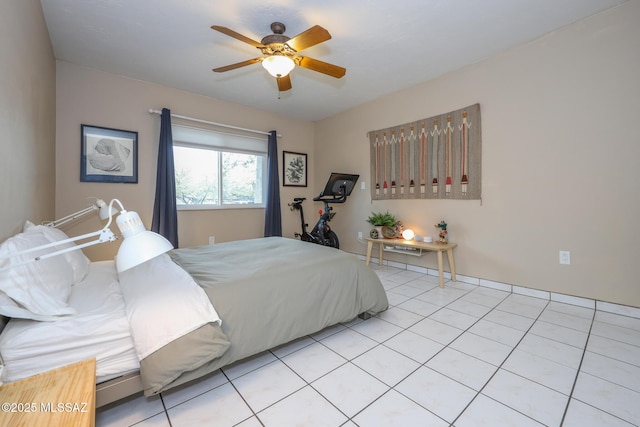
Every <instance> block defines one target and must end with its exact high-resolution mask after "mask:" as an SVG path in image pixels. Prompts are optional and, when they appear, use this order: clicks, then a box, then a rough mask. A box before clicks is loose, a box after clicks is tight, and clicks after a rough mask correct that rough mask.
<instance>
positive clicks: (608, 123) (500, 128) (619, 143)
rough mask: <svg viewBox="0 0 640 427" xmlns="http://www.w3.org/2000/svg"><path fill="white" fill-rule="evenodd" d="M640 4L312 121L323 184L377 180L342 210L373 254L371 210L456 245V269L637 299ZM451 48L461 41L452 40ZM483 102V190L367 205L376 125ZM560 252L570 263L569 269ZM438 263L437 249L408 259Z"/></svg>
mask: <svg viewBox="0 0 640 427" xmlns="http://www.w3.org/2000/svg"><path fill="white" fill-rule="evenodd" d="M638 22H640V2H639V1H637V0H634V1H630V2H628V3H625V4H624V5H622V6H620V7H617V8H615V9H612V10H609V11H606V12H604V13H601V14H599V15H596V16H594V17H591V18H589V19H586V20H583V21H581V22H578V23H576V24H574V25H571V26H569V27H567V28H564V29H562V30H560V31H557V32H555V33H553V34H550V35H548V36H546V37H544V38H542V39H539V40H537V41H534V42H532V43H529V44H527V45H525V46H521V47H518V48H516V49H513V50H510V51H508V52H505V53H503V54H500V55H497V56H494V57H492V58H490V59H487V60H485V61H482V62H480V63H477V64H475V65H472V66H469V67H467V68H465V69H462V70H460V71H458V72H454V73H450V74H448V75H445V76H443V77H441V78H439V79H436V80H433V81H430V82H427V83H424V84H422V85H419V86H417V87H413V88H411V89H409V90H406V91H403V92H398V93H394V94H392V95H389V96H386V97H384V98H381V99H378V100H376V101H374V102H371V103H368V104H366V105H363V106H361V107H358V108H355V109H352V110H350V111H348V112H346V113H344V114H340V115H338V116H336V117H333V118H330V119H327V120H324V121H322V122H319V123H317V124H316V128H315V141H316V146H317V147H323V148H322V150H317V149H316V156H315V158H314V160H315V162H316V172H317V173H316V182H318V181H319V180H321V179H324V176H325V175H326V173H327V172H328V171H329V170H330V169H331V170H338V169H339V170H341V171H345V172H354V173H360V174H361V178H362V179H363V180H364V181H365V182H366V185H367V190H365V191H362V190H359V187H358V190H356V191H354V195H353V197H352V198H351V199H350V200H349V201H348V202H347V203H346V204H345V205H344V206H343V207H340V208H339V210H338V215H337V216H336V218H335V219H334V222H333V223H334V228H335V229H336V230H337V232H338V235H339V236H340V238H341V239H340V240H341V243H342V247H344V248H345V249H346V250H350V251H354V252H358V253H364V250H365V246H364V245H363V244H362V243H359V242H358V241H357V234H356V233H357V231H363V232H365V234H366V233H368V231H369V229H370V227H369V225H368V224H367V223H366V222H365V218H366V217H367V215H368V214H369V213H370V212H371V211H378V210H382V211H384V210H386V209H389V210H390V211H391V212H392V213H394V214H396V215H397V216H398V217H399V219H401V220H402V221H404V223H405V225H407V226H410V227H412V228H414V229H416V230H417V231H419V232H421V233H422V234H431V235H437V230H436V229H435V228H434V226H433V225H434V224H435V223H437V222H439V221H440V220H441V219H444V220H446V221H447V223H448V224H449V228H450V234H449V235H450V238H451V240H452V241H455V242H457V243H458V244H459V245H460V246H459V248H458V249H457V250H456V254H455V256H456V267H457V270H458V272H459V273H460V274H463V275H468V276H472V277H479V278H483V279H488V280H493V281H498V282H504V283H509V284H514V285H521V286H526V287H531V288H536V289H541V290H546V291H552V292H558V293H565V294H570V295H576V296H583V297H588V298H595V299H599V300H604V301H611V302H616V303H621V304H629V305H634V306H640V286H639V285H638V278H639V277H640V262H638V256H639V254H640V225H639V224H638V218H640V190H639V188H640V187H639V185H638V182H639V179H638V176H637V175H638V167H639V166H640V160H639V159H640V136H639V135H640V133H639V132H638V129H637V123H638V115H639V114H640V109H639V107H638V106H639V105H640V84H638V76H640V49H638V48H637V41H638V40H640V25H638ZM452 48H455V47H452ZM476 102H479V103H480V105H481V110H482V130H483V135H482V136H483V153H482V161H483V164H482V167H483V185H482V188H483V200H482V203H480V202H479V201H442V200H438V201H419V200H416V201H375V202H373V203H371V198H370V195H369V194H370V193H369V189H368V188H369V187H368V186H369V185H370V181H371V179H370V171H369V148H368V140H367V137H366V133H367V131H369V130H374V129H380V128H384V127H388V126H392V125H396V124H401V123H406V122H409V121H411V120H416V119H421V118H425V117H430V116H433V115H436V114H440V113H446V112H447V111H452V110H455V109H458V108H462V107H465V106H467V105H470V104H473V103H476ZM559 250H569V251H571V265H568V266H566V265H559V262H558V252H559ZM392 258H393V259H395V260H397V261H400V262H407V263H410V264H416V265H420V266H428V267H431V268H436V263H435V256H433V255H428V256H424V257H422V258H419V259H418V258H414V257H409V256H407V255H398V256H395V257H392Z"/></svg>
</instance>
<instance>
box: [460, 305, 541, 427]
mask: <svg viewBox="0 0 640 427" xmlns="http://www.w3.org/2000/svg"><path fill="white" fill-rule="evenodd" d="M548 306H549V301H547V303H546V304H545V306H544V308H543V309H542V310H540V313H539V314H538V316H537V317H536V319H535V320H534V321H533V323H532V324H531V326H529V328H528V329H527V330H526V331H525V333H524V334H522V337H521V338H520V339H519V340H518V342H517V343H516V344H515V345H514V346H513V348H512V349H511V351H509V354H508V355H507V357H505V358H504V360H503V361H502V362H501V363H500V366H498V368H497V369H496V370H495V372H494V373H493V374H491V376H490V377H489V379H488V380H487V381H486V382H485V383H484V385H483V386H482V387H481V388H480V390H478V392H477V393H476V395H475V396H474V398H473V399H471V401H470V402H469V403H468V404H467V406H465V407H464V408H463V409H462V411H460V413H459V414H458V416H457V417H456V418H455V419H454V420H453V421H452V422H451V424H450V425H451V426H453V425H455V423H456V421H458V419H460V417H461V416H462V414H464V413H465V411H466V410H467V409H469V406H471V404H472V403H473V402H474V401H475V400H476V399H477V398H478V396H479V395H481V394H482V390H484V389H485V388H486V387H487V385H488V384H489V383H490V382H491V380H492V379H493V378H494V377H495V376H496V374H497V373H498V372H500V369H502V366H503V365H504V363H505V362H506V361H507V359H509V357H510V356H511V355H512V354H513V352H514V351H515V350H516V348H517V347H518V345H519V344H520V343H521V342H522V340H524V338H525V337H526V336H527V334H528V333H529V332H530V331H531V328H533V325H535V324H536V322H537V321H538V320H539V319H540V316H542V313H543V312H544V310H545V309H546V308H547V307H548ZM494 310H495V308H494ZM492 311H493V310H492ZM489 313H490V312H489ZM487 314H488V313H487ZM485 316H486V315H485ZM483 317H484V316H483ZM472 333H473V332H472ZM518 376H519V375H518ZM525 379H527V380H528V378H525ZM529 381H531V380H529ZM487 397H488V398H489V399H491V400H493V401H495V402H498V403H499V404H501V405H504V406H506V407H507V408H509V409H511V410H513V411H516V412H518V413H519V414H522V415H523V416H525V417H527V418H529V419H531V420H534V421H535V422H540V421H538V420H536V419H534V418H532V417H530V416H528V415H527V414H524V413H522V412H520V411H518V410H517V409H515V408H512V407H510V406H508V405H506V404H504V403H502V402H499V401H497V400H495V399H493V398H492V397H490V396H487Z"/></svg>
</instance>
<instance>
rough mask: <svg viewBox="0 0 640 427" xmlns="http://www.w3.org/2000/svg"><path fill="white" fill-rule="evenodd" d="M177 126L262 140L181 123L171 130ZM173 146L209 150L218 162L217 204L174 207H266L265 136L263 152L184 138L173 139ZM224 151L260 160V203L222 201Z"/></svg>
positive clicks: (183, 208) (179, 209)
mask: <svg viewBox="0 0 640 427" xmlns="http://www.w3.org/2000/svg"><path fill="white" fill-rule="evenodd" d="M176 126H178V127H181V128H189V129H193V130H196V131H198V132H211V133H212V134H216V136H217V137H218V138H220V137H221V136H222V138H224V135H229V136H230V137H231V138H232V139H237V138H238V137H241V138H242V137H244V138H250V139H253V140H259V141H263V140H262V138H255V137H246V136H244V135H238V134H229V133H227V132H220V131H215V130H212V129H207V128H201V127H192V126H186V125H181V124H172V130H174V128H175V127H176ZM173 146H174V147H182V148H191V149H197V150H211V151H213V152H214V153H216V160H217V162H218V176H217V180H218V200H219V203H218V204H214V203H209V204H177V205H176V209H177V210H178V211H199V210H220V209H265V207H266V192H267V181H268V179H267V165H268V158H267V156H268V154H267V146H268V141H267V139H266V138H265V139H264V152H262V151H257V150H251V149H242V148H235V147H233V146H232V147H229V146H223V147H221V146H217V145H215V144H205V143H199V142H193V141H184V140H175V139H174V141H173ZM224 153H238V154H246V155H254V156H256V157H257V158H258V161H259V162H260V160H261V163H262V164H261V165H258V166H257V167H258V168H259V169H262V173H261V175H262V179H261V181H262V190H261V192H262V195H263V197H262V200H263V201H262V203H246V204H244V203H224V202H223V200H224V198H223V192H224V180H223V173H224V170H223V155H224ZM174 156H175V152H174ZM174 179H175V171H174Z"/></svg>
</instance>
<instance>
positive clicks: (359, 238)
mask: <svg viewBox="0 0 640 427" xmlns="http://www.w3.org/2000/svg"><path fill="white" fill-rule="evenodd" d="M358 240H362V231H358Z"/></svg>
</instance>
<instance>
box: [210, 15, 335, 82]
mask: <svg viewBox="0 0 640 427" xmlns="http://www.w3.org/2000/svg"><path fill="white" fill-rule="evenodd" d="M211 28H212V29H214V30H216V31H219V32H221V33H223V34H226V35H228V36H230V37H233V38H235V39H238V40H240V41H243V42H245V43H248V44H250V45H251V46H254V47H256V48H258V49H259V50H260V51H261V52H262V54H263V55H264V56H263V57H260V58H254V59H249V60H246V61H242V62H238V63H236V64H231V65H227V66H224V67H218V68H214V69H213V71H215V72H216V73H222V72H225V71H229V70H235V69H236V68H240V67H244V66H247V65H251V64H255V63H256V62H262V66H263V67H264V68H265V69H266V70H267V71H268V72H269V74H271V75H272V76H273V77H275V78H276V80H277V81H278V90H280V91H281V92H284V91H286V90H289V89H291V78H290V77H289V73H290V72H291V70H293V68H294V67H295V66H296V65H298V66H300V67H303V68H307V69H309V70H313V71H317V72H319V73H323V74H326V75H328V76H331V77H335V78H338V79H339V78H340V77H342V76H344V75H345V73H346V72H347V70H346V69H345V68H342V67H339V66H337V65H333V64H329V63H327V62H322V61H318V60H317V59H313V58H309V57H307V56H302V55H299V54H298V52H300V51H301V50H303V49H307V48H309V47H311V46H315V45H317V44H319V43H322V42H325V41H327V40H329V39H330V38H331V34H329V32H328V31H327V30H325V29H324V28H322V27H321V26H319V25H314V26H313V27H311V28H309V29H308V30H306V31H303V32H302V33H300V34H298V35H297V36H295V37H293V38H289V37H288V36H285V35H284V32H285V30H286V27H285V26H284V24H283V23H281V22H274V23H272V24H271V31H273V34H269V35H268V36H265V37H263V38H262V40H260V42H257V41H255V40H252V39H250V38H248V37H245V36H243V35H242V34H239V33H237V32H235V31H233V30H230V29H229V28H227V27H221V26H219V25H213V26H212V27H211Z"/></svg>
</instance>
